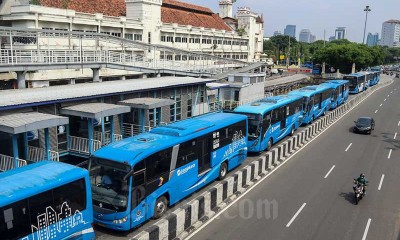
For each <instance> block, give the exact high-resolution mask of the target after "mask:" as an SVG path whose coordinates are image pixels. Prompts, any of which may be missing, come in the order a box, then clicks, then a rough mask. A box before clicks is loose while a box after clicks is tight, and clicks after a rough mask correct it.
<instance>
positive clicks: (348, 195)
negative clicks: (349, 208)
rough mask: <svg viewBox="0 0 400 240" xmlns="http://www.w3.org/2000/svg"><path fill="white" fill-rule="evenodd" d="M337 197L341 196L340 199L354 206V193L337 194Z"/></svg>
mask: <svg viewBox="0 0 400 240" xmlns="http://www.w3.org/2000/svg"><path fill="white" fill-rule="evenodd" d="M339 196H341V197H342V198H344V199H345V200H347V201H348V202H349V203H351V204H354V205H355V204H356V201H355V199H354V192H348V193H345V192H342V193H340V194H339Z"/></svg>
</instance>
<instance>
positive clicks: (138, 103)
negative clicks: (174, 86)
mask: <svg viewBox="0 0 400 240" xmlns="http://www.w3.org/2000/svg"><path fill="white" fill-rule="evenodd" d="M174 103H175V102H174V101H173V100H171V99H162V98H132V99H127V100H123V101H119V102H118V105H124V106H129V107H131V108H137V109H155V108H160V107H164V106H170V105H172V104H174Z"/></svg>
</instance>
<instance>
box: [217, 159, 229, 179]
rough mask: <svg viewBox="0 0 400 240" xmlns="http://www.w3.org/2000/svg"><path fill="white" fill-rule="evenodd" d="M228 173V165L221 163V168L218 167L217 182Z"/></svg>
mask: <svg viewBox="0 0 400 240" xmlns="http://www.w3.org/2000/svg"><path fill="white" fill-rule="evenodd" d="M227 173H228V165H227V164H226V162H223V163H221V166H220V167H219V176H218V179H219V180H223V179H224V178H225V177H226V174H227Z"/></svg>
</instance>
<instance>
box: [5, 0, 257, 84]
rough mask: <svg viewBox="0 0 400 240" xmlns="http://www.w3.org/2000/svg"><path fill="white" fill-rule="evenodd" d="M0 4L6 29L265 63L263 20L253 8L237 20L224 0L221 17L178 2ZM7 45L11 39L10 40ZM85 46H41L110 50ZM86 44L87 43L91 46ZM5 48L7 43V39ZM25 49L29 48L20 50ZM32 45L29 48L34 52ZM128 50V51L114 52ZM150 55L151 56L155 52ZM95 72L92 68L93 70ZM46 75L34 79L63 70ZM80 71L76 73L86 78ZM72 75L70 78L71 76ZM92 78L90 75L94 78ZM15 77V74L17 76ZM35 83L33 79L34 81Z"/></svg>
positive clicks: (17, 0)
mask: <svg viewBox="0 0 400 240" xmlns="http://www.w3.org/2000/svg"><path fill="white" fill-rule="evenodd" d="M34 3H35V4H32V1H29V0H8V1H0V23H1V25H3V26H9V27H19V28H33V29H44V30H58V31H75V32H84V33H88V34H90V33H103V34H108V35H112V36H115V37H120V38H126V39H129V40H135V41H140V42H143V43H148V44H160V45H164V46H168V47H174V48H178V49H183V50H188V51H191V52H193V53H205V54H212V55H214V56H219V57H224V58H231V59H238V60H242V61H249V62H253V61H259V59H260V56H261V54H262V51H263V33H264V23H263V18H262V16H259V15H257V14H256V13H254V12H252V11H251V10H250V9H249V8H238V11H237V12H236V18H233V10H232V5H233V3H232V0H221V1H220V15H218V14H216V13H214V12H212V11H211V10H210V9H209V8H207V7H202V6H197V5H193V4H187V3H184V2H180V1H174V0H126V1H125V0H110V1H101V0H90V1H89V0H76V1H69V2H68V1H64V2H63V1H52V0H37V1H35V2H34ZM5 41H7V40H5ZM82 42H83V44H81V45H80V46H79V45H78V44H76V43H73V44H71V41H70V40H68V39H66V38H64V39H62V38H61V37H60V38H57V37H54V38H52V39H51V41H48V42H46V43H44V42H39V41H38V43H37V45H38V47H39V48H42V49H71V48H73V49H75V48H79V47H83V48H84V49H92V48H96V49H100V50H101V49H107V48H109V46H97V45H95V44H94V43H89V41H86V39H83V40H82ZM85 42H87V44H86V45H85ZM2 47H5V48H6V47H7V43H5V44H4V41H2ZM18 47H23V46H18ZM29 47H32V46H26V48H29ZM113 50H115V51H123V49H122V48H120V49H118V48H116V49H113ZM149 55H150V54H149ZM154 55H155V56H154V58H155V60H163V58H164V59H165V58H166V59H167V60H175V61H177V62H179V61H186V60H187V59H185V58H183V57H180V56H174V55H172V54H171V55H168V54H164V55H161V54H158V55H157V56H156V54H154ZM88 70H89V72H90V69H88ZM40 72H41V71H39V72H37V73H35V74H33V75H32V76H30V77H31V78H32V79H34V80H40V79H43V78H50V79H52V78H57V76H59V72H60V71H55V72H51V71H46V72H45V74H43V72H42V73H40ZM84 72H85V71H82V74H81V73H79V71H75V72H73V73H71V74H73V75H76V76H75V78H77V79H79V78H81V77H84V76H83V75H85V74H84ZM101 74H102V75H103V77H105V78H106V77H109V76H113V77H116V78H118V77H120V76H129V75H138V74H139V73H137V72H127V71H113V70H109V71H105V72H104V69H103V73H101ZM68 75H69V74H68ZM89 75H90V74H89ZM11 77H12V75H11ZM28 80H29V79H28Z"/></svg>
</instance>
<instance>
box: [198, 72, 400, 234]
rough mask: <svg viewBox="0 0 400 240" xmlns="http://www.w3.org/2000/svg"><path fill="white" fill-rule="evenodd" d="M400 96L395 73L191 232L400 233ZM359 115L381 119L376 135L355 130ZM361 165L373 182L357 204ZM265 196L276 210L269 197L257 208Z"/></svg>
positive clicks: (398, 82) (398, 83)
mask: <svg viewBox="0 0 400 240" xmlns="http://www.w3.org/2000/svg"><path fill="white" fill-rule="evenodd" d="M399 102H400V79H396V80H395V82H394V83H393V84H392V85H390V86H389V87H385V88H383V89H381V90H378V91H377V92H375V93H374V94H373V95H372V96H370V97H369V98H367V99H366V100H365V101H364V102H363V103H361V104H360V105H359V106H358V107H357V108H355V109H354V110H353V111H352V112H350V113H349V114H347V115H346V116H345V117H344V118H342V119H341V120H339V121H338V122H337V123H336V124H334V125H333V126H332V127H331V128H329V129H328V130H327V131H326V132H324V133H323V134H322V135H320V136H319V137H318V138H317V139H315V140H314V141H313V142H311V143H310V144H309V145H308V146H306V148H305V149H304V150H302V151H300V152H298V154H296V155H294V156H293V157H292V158H291V159H290V161H288V162H286V164H285V165H283V166H281V169H279V171H276V172H274V173H273V174H272V175H271V176H269V177H268V178H267V179H265V180H264V181H262V182H260V183H259V184H258V185H257V186H255V187H254V188H253V189H252V190H251V191H250V192H248V193H247V194H246V195H245V196H243V197H242V198H241V199H240V200H239V201H237V202H236V203H235V204H234V205H232V206H231V207H230V208H228V209H227V210H226V211H224V212H222V214H221V215H220V216H219V218H217V219H215V220H213V221H212V222H210V223H209V224H207V225H205V227H204V228H203V229H200V230H199V231H198V232H195V234H194V235H193V236H192V238H191V239H194V240H197V239H199V240H200V239H201V240H204V239H207V240H208V239H216V240H217V239H218V240H223V239H229V240H235V239H238V240H239V239H252V240H256V239H260V240H261V239H262V240H265V239H316V240H320V239H324V240H329V239H332V240H336V239H343V240H344V239H349V240H350V239H352V240H353V239H360V240H365V239H393V240H395V239H400V236H399V232H400V200H399V198H400V187H399V182H400V174H399V173H400V141H399V140H398V139H400V126H399V125H400V104H398V103H399ZM381 104H382V105H381ZM376 110H377V111H376ZM359 116H373V117H374V118H375V119H376V129H375V131H374V132H373V133H372V135H360V134H354V133H352V132H351V131H350V129H351V126H352V125H353V121H354V120H355V119H356V118H357V117H359ZM396 132H397V134H398V135H396ZM395 136H396V139H394V138H395ZM346 150H347V151H346ZM333 166H335V167H333ZM360 172H364V173H365V174H366V176H367V178H368V180H369V181H370V184H369V187H368V191H367V196H366V198H364V199H363V200H362V201H361V202H360V203H359V205H355V204H354V196H353V193H352V179H353V178H354V177H356V176H358V174H359V173H360ZM383 175H384V177H382V176H383ZM325 177H326V178H325ZM260 200H263V201H265V200H268V201H269V203H271V204H270V205H269V206H267V207H269V209H267V210H269V213H270V216H268V214H265V212H267V213H268V211H265V210H266V209H265V205H264V208H257V201H260ZM274 200H275V201H276V202H273V201H274ZM274 203H275V204H274ZM274 206H275V207H276V206H277V210H278V211H277V212H275V216H274V211H273V210H274ZM263 212H264V214H263ZM274 217H275V218H274Z"/></svg>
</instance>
